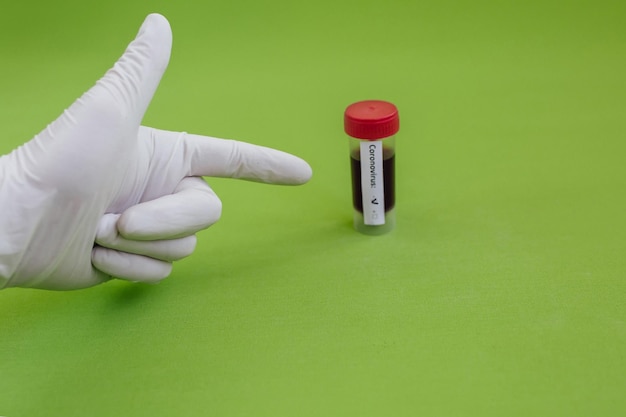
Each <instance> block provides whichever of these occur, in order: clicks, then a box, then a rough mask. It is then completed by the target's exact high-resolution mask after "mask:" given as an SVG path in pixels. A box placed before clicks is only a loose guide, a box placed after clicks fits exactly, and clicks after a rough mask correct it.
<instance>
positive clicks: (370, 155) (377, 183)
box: [360, 141, 385, 226]
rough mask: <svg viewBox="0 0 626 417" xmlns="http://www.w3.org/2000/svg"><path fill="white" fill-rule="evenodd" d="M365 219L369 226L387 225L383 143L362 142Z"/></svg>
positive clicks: (362, 185)
mask: <svg viewBox="0 0 626 417" xmlns="http://www.w3.org/2000/svg"><path fill="white" fill-rule="evenodd" d="M360 145H361V192H362V200H363V219H364V223H365V224H366V225H369V226H381V225H383V224H385V185H384V184H385V182H384V178H383V143H382V141H371V142H370V141H367V142H366V141H364V142H361V144H360Z"/></svg>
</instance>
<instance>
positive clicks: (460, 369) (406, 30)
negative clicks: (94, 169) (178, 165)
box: [0, 0, 626, 417]
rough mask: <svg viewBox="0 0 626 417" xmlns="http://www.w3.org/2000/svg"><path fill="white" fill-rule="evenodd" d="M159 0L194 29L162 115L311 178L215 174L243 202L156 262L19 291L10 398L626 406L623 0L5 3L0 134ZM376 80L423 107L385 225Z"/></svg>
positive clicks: (77, 82) (115, 407)
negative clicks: (366, 126)
mask: <svg viewBox="0 0 626 417" xmlns="http://www.w3.org/2000/svg"><path fill="white" fill-rule="evenodd" d="M153 11H158V12H161V13H163V14H164V15H166V16H167V17H168V18H169V20H170V22H171V24H172V27H173V32H174V49H173V53H172V60H171V64H170V67H169V70H168V72H167V74H166V75H165V77H164V79H163V82H162V84H161V87H160V89H159V91H158V92H157V94H156V96H155V98H154V101H153V103H152V106H151V107H150V109H149V111H148V114H147V115H146V118H145V121H144V123H145V124H146V125H150V126H154V127H159V128H164V129H171V130H186V131H189V132H194V133H202V134H207V135H213V136H218V137H227V138H236V139H239V140H245V141H249V142H253V143H258V144H262V145H266V146H271V147H276V148H280V149H283V150H286V151H289V152H292V153H295V154H297V155H300V156H301V157H303V158H305V159H306V160H308V161H309V162H310V163H311V165H312V167H313V169H314V177H313V179H312V180H311V182H310V183H309V184H307V185H305V186H302V187H278V186H269V185H261V184H254V183H249V182H243V181H235V180H226V179H219V180H217V179H210V178H207V181H208V182H209V183H210V184H211V185H212V186H213V188H214V189H215V190H216V192H217V193H218V195H219V196H220V197H221V199H222V201H223V205H224V210H223V217H222V219H221V221H220V222H219V223H218V224H216V225H215V226H213V227H211V228H210V229H209V230H207V231H204V232H202V233H200V234H199V242H198V247H197V251H196V253H195V254H194V256H192V257H190V258H187V259H185V260H183V261H181V262H179V263H177V264H176V265H175V267H174V272H173V274H172V275H171V276H170V277H169V278H168V279H167V280H165V281H164V282H162V283H161V284H159V285H154V286H150V285H140V284H130V283H124V282H110V283H107V284H105V285H101V286H99V287H95V288H92V289H87V290H81V291H74V292H46V291H39V290H25V289H8V290H3V291H0V415H1V416H6V417H37V416H64V417H68V416H114V415H115V416H209V415H210V416H226V417H228V416H394V417H396V416H492V415H493V416H623V415H625V414H626V395H625V392H626V299H625V296H626V256H625V251H626V216H625V215H626V211H625V208H626V196H625V186H626V164H625V156H626V26H625V24H624V22H625V21H626V3H625V2H623V1H617V0H616V1H599V0H593V1H571V2H565V1H556V0H555V1H552V0H548V1H506V2H505V1H437V2H435V1H418V0H388V1H382V0H379V1H372V0H359V1H357V0H354V1H346V0H332V1H331V0H318V1H309V2H296V1H287V0H273V1H264V0H249V1H244V0H233V1H210V2H209V1H199V0H196V1H191V0H182V1H177V2H172V1H165V0H152V1H147V0H145V1H139V0H131V1H125V0H112V1H107V2H85V1H77V0H74V1H70V0H59V1H52V2H43V1H33V0H26V1H22V2H5V3H3V5H2V6H1V7H0V60H1V65H0V126H1V127H0V152H1V153H7V152H9V151H10V150H11V149H13V148H14V147H16V146H18V145H19V144H21V143H23V142H25V141H27V140H29V139H30V138H31V137H32V136H33V135H35V134H36V133H37V132H38V131H40V130H41V129H43V128H44V127H45V126H46V124H47V123H49V122H50V121H52V120H53V119H54V118H56V117H57V115H59V114H60V113H61V112H62V110H63V109H64V108H65V107H67V106H68V105H69V104H71V102H72V101H73V100H74V99H75V98H76V97H78V96H79V95H80V94H81V93H82V92H83V91H85V90H86V89H88V88H89V87H90V86H91V85H92V84H93V83H94V82H95V80H96V79H97V78H99V77H100V76H101V75H102V74H103V73H104V72H105V71H106V70H107V69H108V68H109V67H110V66H111V65H112V64H113V62H114V61H115V60H116V59H117V57H118V56H119V55H120V54H121V53H122V51H123V50H124V48H125V47H126V44H127V42H129V41H130V40H131V39H132V38H133V37H134V35H135V33H136V31H137V29H138V27H139V25H140V24H141V22H142V20H143V18H144V17H145V16H146V15H147V14H148V13H149V12H153ZM371 98H373V99H383V100H389V101H392V102H394V103H395V104H396V105H397V106H398V108H399V110H400V116H401V130H400V133H399V135H398V139H397V227H396V229H395V230H394V231H393V232H392V233H390V234H388V235H385V236H379V237H370V236H364V235H360V234H358V233H356V232H354V231H353V229H352V226H351V217H352V208H351V201H350V198H351V194H350V177H349V175H350V171H349V159H348V144H347V138H346V137H345V135H344V134H343V130H342V128H343V125H342V116H343V110H344V109H345V107H346V106H347V105H348V104H350V103H352V102H354V101H358V100H362V99H371ZM78 180H80V178H79V176H78V175H77V181H78ZM0 204H1V203H0ZM1 210H2V209H1V206H0V211H1Z"/></svg>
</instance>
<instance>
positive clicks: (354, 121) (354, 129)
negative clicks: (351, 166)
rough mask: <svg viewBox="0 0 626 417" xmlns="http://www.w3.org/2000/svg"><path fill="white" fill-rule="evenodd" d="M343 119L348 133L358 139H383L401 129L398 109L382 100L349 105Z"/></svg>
mask: <svg viewBox="0 0 626 417" xmlns="http://www.w3.org/2000/svg"><path fill="white" fill-rule="evenodd" d="M343 121H344V129H345V131H346V133H347V134H348V135H350V136H352V137H353V138H358V139H368V140H377V139H382V138H386V137H388V136H392V135H394V134H396V133H397V132H398V130H400V117H399V115H398V109H397V108H396V106H394V105H393V104H391V103H389V102H387V101H381V100H365V101H359V102H357V103H354V104H351V105H349V106H348V108H346V112H345V113H344V118H343Z"/></svg>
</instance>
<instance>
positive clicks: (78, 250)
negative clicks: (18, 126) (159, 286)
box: [0, 14, 311, 290]
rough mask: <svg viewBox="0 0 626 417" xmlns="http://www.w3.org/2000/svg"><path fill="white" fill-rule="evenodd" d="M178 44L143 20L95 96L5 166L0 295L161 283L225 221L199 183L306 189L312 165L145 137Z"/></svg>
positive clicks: (212, 143)
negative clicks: (199, 239) (200, 235)
mask: <svg viewBox="0 0 626 417" xmlns="http://www.w3.org/2000/svg"><path fill="white" fill-rule="evenodd" d="M171 42H172V35H171V30H170V26H169V23H168V22H167V20H166V19H165V18H164V17H163V16H160V15H157V14H153V15H150V16H148V17H147V19H146V20H145V22H144V24H143V25H142V27H141V29H140V31H139V33H138V35H137V37H136V38H135V40H134V41H133V42H132V43H131V44H130V45H129V46H128V48H127V50H126V52H125V53H124V55H123V56H122V57H121V58H120V59H119V61H118V62H117V63H116V64H115V65H114V66H113V68H112V69H111V70H109V71H108V72H107V73H106V74H105V76H104V77H103V78H102V79H100V80H99V81H98V82H97V83H96V85H95V86H94V87H92V88H91V89H90V90H89V91H87V93H85V94H84V95H83V96H82V97H81V98H79V99H78V100H77V101H76V102H74V103H73V104H72V106H71V107H70V108H69V109H67V110H66V111H65V112H64V113H63V115H61V117H59V118H58V119H57V120H55V121H54V122H53V123H51V124H50V125H49V126H48V127H47V128H46V129H45V130H44V131H42V132H41V133H40V134H39V135H37V136H35V138H33V139H32V140H31V141H29V142H28V143H26V144H25V145H23V146H21V147H20V148H18V149H16V150H15V151H13V152H12V153H10V154H9V155H6V156H3V157H1V158H0V288H2V287H5V286H7V287H9V286H20V287H36V288H44V289H56V290H65V289H76V288H84V287H89V286H93V285H96V284H99V283H102V282H104V281H107V280H109V279H111V277H118V278H122V279H127V280H131V281H144V282H157V281H159V280H161V279H163V278H165V277H166V276H167V275H169V273H170V272H171V268H172V262H173V261H175V260H177V259H180V258H182V257H185V256H188V255H190V254H191V253H192V251H193V250H194V247H195V242H196V240H195V233H196V232H198V231H199V230H201V229H204V228H206V227H208V226H209V225H211V224H212V223H214V222H215V221H217V220H218V218H219V217H220V214H221V203H220V200H219V199H218V197H217V196H216V195H215V193H214V192H213V191H212V190H211V189H210V188H209V186H208V185H207V184H206V183H205V182H204V180H203V179H202V178H201V176H218V177H233V178H243V179H248V180H254V181H262V182H267V183H275V184H302V183H304V182H306V181H308V179H309V178H310V176H311V168H310V167H309V165H308V164H307V163H306V162H304V161H303V160H301V159H299V158H297V157H295V156H292V155H289V154H286V153H283V152H280V151H276V150H272V149H268V148H263V147H259V146H254V145H251V144H246V143H242V142H236V141H230V140H223V139H215V138H208V137H202V136H197V135H191V134H186V133H176V132H168V131H161V130H156V129H151V128H147V127H143V126H140V124H141V120H142V118H143V115H144V113H145V111H146V108H147V107H148V104H149V103H150V100H151V99H152V96H153V94H154V92H155V90H156V88H157V86H158V84H159V81H160V79H161V76H162V74H163V72H164V71H165V69H166V67H167V64H168V61H169V56H170V49H171ZM94 242H95V244H94Z"/></svg>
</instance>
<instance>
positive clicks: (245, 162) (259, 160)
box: [155, 131, 313, 185]
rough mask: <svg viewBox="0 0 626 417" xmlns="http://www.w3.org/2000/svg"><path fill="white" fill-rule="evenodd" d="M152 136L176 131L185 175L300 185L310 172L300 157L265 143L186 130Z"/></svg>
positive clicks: (161, 135)
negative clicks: (187, 132)
mask: <svg viewBox="0 0 626 417" xmlns="http://www.w3.org/2000/svg"><path fill="white" fill-rule="evenodd" d="M155 133H156V135H155V136H156V137H155V140H157V141H158V140H163V139H165V140H167V139H174V138H171V137H170V138H167V137H163V136H167V135H176V136H175V140H177V141H179V143H178V147H180V148H182V149H183V158H184V160H185V161H184V162H185V166H186V167H187V169H188V172H187V173H186V174H187V175H190V176H208V177H225V178H239V179H245V180H250V181H258V182H264V183H269V184H282V185H299V184H304V183H306V182H307V181H308V180H309V179H310V178H311V176H312V174H313V171H312V169H311V167H310V165H309V164H308V163H307V162H305V161H304V160H303V159H301V158H298V157H297V156H294V155H291V154H289V153H286V152H282V151H279V150H276V149H271V148H267V147H264V146H258V145H253V144H250V143H246V142H240V141H236V140H230V139H218V138H212V137H208V136H200V135H193V134H186V133H175V132H164V131H157V132H155Z"/></svg>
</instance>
